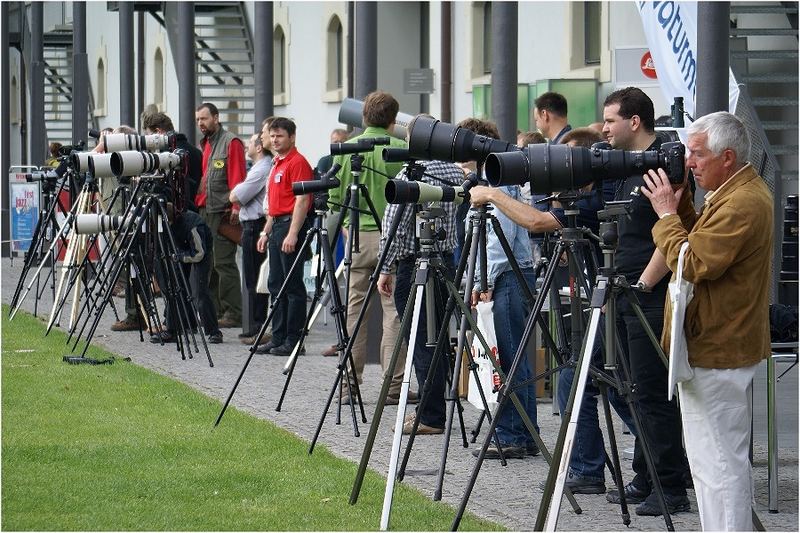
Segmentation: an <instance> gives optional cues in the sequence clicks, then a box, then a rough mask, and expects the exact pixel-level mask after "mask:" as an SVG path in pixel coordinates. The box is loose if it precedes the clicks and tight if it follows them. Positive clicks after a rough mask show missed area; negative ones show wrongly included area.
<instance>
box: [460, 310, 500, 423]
mask: <svg viewBox="0 0 800 533" xmlns="http://www.w3.org/2000/svg"><path fill="white" fill-rule="evenodd" d="M493 309H494V302H479V303H478V305H477V310H478V321H477V322H478V329H479V330H480V332H481V334H482V335H483V338H484V339H486V344H488V345H489V348H490V350H491V353H488V354H487V353H486V350H484V349H483V345H482V344H481V342H480V340H478V336H477V335H474V336H473V338H472V358H473V359H474V360H475V363H476V364H477V365H478V368H477V374H478V380H479V382H480V384H481V388H482V389H483V394H484V395H485V396H486V403H487V404H488V406H489V408H490V409H493V408H494V407H495V406H496V405H497V390H498V389H499V388H500V375H499V374H498V373H497V372H495V369H494V365H492V362H491V361H490V360H489V358H490V357H491V358H493V359H494V360H495V361H497V363H498V364H500V360H499V359H498V358H497V336H496V335H495V332H494V312H493ZM467 401H468V402H469V403H471V404H472V405H474V406H475V407H477V408H478V409H481V410H483V401H481V394H480V392H479V391H478V385H477V383H475V373H474V372H470V374H469V391H468V392H467Z"/></svg>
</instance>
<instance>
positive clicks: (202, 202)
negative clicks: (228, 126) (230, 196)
mask: <svg viewBox="0 0 800 533" xmlns="http://www.w3.org/2000/svg"><path fill="white" fill-rule="evenodd" d="M200 146H201V147H202V148H203V177H202V179H201V180H200V186H199V187H198V189H197V195H196V196H195V200H194V205H196V206H197V207H205V206H206V198H207V196H208V195H207V191H206V188H207V183H208V181H207V178H206V169H208V160H209V159H210V158H211V143H210V142H208V139H207V138H205V137H204V138H203V139H202V140H201V141H200ZM227 171H228V189H229V190H233V188H234V187H236V186H237V185H239V184H240V183H241V182H243V181H244V179H245V177H247V166H246V165H245V161H244V145H243V144H242V141H241V139H238V138H236V139H233V140H232V141H231V143H230V144H229V145H228V168H227ZM233 210H234V211H238V210H239V204H233Z"/></svg>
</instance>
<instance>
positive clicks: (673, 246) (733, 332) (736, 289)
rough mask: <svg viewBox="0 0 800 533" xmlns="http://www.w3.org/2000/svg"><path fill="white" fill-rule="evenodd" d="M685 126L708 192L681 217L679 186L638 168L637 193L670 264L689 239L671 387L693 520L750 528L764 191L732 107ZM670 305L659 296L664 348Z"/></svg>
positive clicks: (766, 256)
mask: <svg viewBox="0 0 800 533" xmlns="http://www.w3.org/2000/svg"><path fill="white" fill-rule="evenodd" d="M687 133H688V136H689V139H688V142H687V149H688V153H687V167H688V168H689V169H691V170H692V172H693V173H694V177H695V179H696V180H697V183H698V184H699V185H700V186H701V187H703V188H704V189H706V190H708V191H709V192H708V193H707V194H706V196H705V201H704V203H703V207H702V209H701V210H700V213H698V214H694V213H692V214H693V215H694V216H692V217H691V219H690V220H689V222H688V223H687V222H686V220H681V218H679V217H677V216H675V215H676V214H677V213H678V212H679V203H680V201H681V198H682V197H683V196H686V195H687V194H688V191H687V190H686V187H682V188H679V189H677V190H674V188H673V186H672V185H671V184H670V182H669V180H668V179H667V177H666V175H664V173H663V171H662V170H659V171H658V172H657V173H656V172H654V171H652V170H650V171H649V172H648V174H647V175H646V176H644V180H645V183H646V187H645V188H643V189H642V192H643V193H644V195H645V196H646V197H647V198H649V200H650V202H651V203H652V207H653V209H654V210H655V213H656V214H657V215H658V221H657V222H656V223H655V225H654V226H653V239H654V241H655V243H656V246H658V249H659V250H660V252H661V253H663V254H664V256H665V257H666V261H667V264H668V265H669V268H670V270H672V271H673V272H674V271H676V270H677V268H678V256H679V253H680V250H681V247H682V245H683V243H685V242H688V243H689V247H688V250H687V251H686V252H685V257H684V261H685V262H684V265H683V277H684V279H686V280H687V281H689V282H691V283H693V284H694V298H693V299H692V300H691V301H690V303H689V305H688V306H687V308H686V315H685V317H684V323H683V332H684V334H685V336H686V346H687V352H688V363H689V366H690V367H691V369H692V373H693V376H692V377H691V378H690V379H688V380H687V381H683V382H681V383H679V384H678V390H679V393H680V399H681V414H682V417H683V436H684V441H685V443H686V452H687V454H688V457H689V464H690V465H691V469H692V478H693V479H694V489H695V494H696V495H697V506H698V509H699V512H700V523H701V525H702V527H703V530H705V531H752V529H753V520H752V514H751V513H752V511H751V506H752V501H753V493H752V490H753V488H752V487H753V485H752V483H753V480H752V468H751V464H750V457H749V451H750V442H751V424H752V418H753V409H752V391H753V376H754V375H755V372H756V369H757V367H758V365H759V363H760V362H761V360H762V359H765V358H767V357H770V355H771V347H770V325H769V295H770V280H771V276H772V274H773V272H772V269H771V265H770V263H771V257H772V239H773V216H774V215H773V200H772V195H771V194H770V192H769V190H768V188H767V186H766V184H765V183H764V180H763V179H762V178H761V177H760V176H759V175H758V173H757V172H756V171H755V169H754V168H753V167H752V165H750V163H748V162H747V155H748V154H749V152H750V141H749V136H748V133H747V128H746V127H745V126H744V124H743V123H742V122H741V120H739V119H738V118H737V117H736V116H734V115H732V114H730V113H728V112H725V111H720V112H717V113H711V114H709V115H705V116H703V117H700V118H699V119H697V120H696V121H695V122H694V123H692V124H691V125H690V126H689V128H688V131H687ZM671 314H672V309H671V302H670V301H669V300H667V313H666V315H667V317H666V318H667V319H668V320H667V321H666V327H665V328H664V332H663V334H662V337H661V343H662V345H663V347H664V350H667V351H668V350H669V348H670V346H669V343H670V334H671V333H672V332H671V321H670V320H669V318H670V315H671ZM673 356H677V354H674V355H673ZM684 357H686V355H685V354H684Z"/></svg>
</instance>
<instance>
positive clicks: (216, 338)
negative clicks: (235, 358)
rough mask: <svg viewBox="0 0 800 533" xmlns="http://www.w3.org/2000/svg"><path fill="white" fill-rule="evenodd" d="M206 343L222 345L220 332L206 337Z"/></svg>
mask: <svg viewBox="0 0 800 533" xmlns="http://www.w3.org/2000/svg"><path fill="white" fill-rule="evenodd" d="M208 343H209V344H222V332H221V331H217V332H216V333H212V334H211V335H209V336H208Z"/></svg>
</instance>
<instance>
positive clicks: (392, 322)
mask: <svg viewBox="0 0 800 533" xmlns="http://www.w3.org/2000/svg"><path fill="white" fill-rule="evenodd" d="M399 109H400V105H399V104H398V103H397V100H395V98H394V97H393V96H392V95H391V94H389V93H387V92H383V91H375V92H372V93H370V94H368V95H367V97H366V98H365V99H364V109H363V112H362V114H363V117H364V125H365V126H366V129H365V130H364V133H362V134H361V135H359V136H357V137H354V138H352V139H350V140H349V141H347V142H348V143H357V142H358V141H359V140H361V139H372V138H376V137H390V134H391V132H392V130H393V129H394V121H395V119H396V118H397V112H398V110H399ZM389 146H390V147H393V148H406V143H405V142H404V141H401V140H399V139H395V138H394V137H390V144H389ZM382 150H383V147H382V146H376V147H375V148H374V149H373V150H372V151H371V152H366V153H364V154H363V157H364V163H363V171H362V173H361V177H360V181H361V183H363V184H364V185H365V186H366V188H367V191H369V194H370V199H371V200H372V204H373V205H374V206H375V211H376V212H377V215H378V218H379V219H380V218H381V217H382V216H383V214H384V212H385V211H386V197H385V196H384V194H383V190H384V188H385V186H386V180H387V179H389V178H387V177H386V176H389V177H394V176H396V175H397V173H398V172H400V170H401V169H402V164H401V163H386V162H384V161H383V158H382V157H381V156H382ZM350 161H351V157H350V156H349V155H337V156H336V157H334V160H333V162H334V164H336V163H338V164H340V165H341V166H342V169H341V171H339V177H340V179H341V185H340V186H339V187H338V188H335V189H331V191H330V202H331V205H335V204H342V203H343V202H344V199H345V195H346V193H347V190H348V189H349V188H350V185H351V184H352V182H353V178H352V173H351V164H350ZM358 207H359V209H361V210H363V211H364V212H363V213H361V214H358V213H353V212H350V213H346V214H347V215H349V216H350V217H354V216H358V228H359V236H358V239H359V247H360V249H361V251H360V252H359V253H354V254H353V256H352V264H351V265H350V284H349V286H348V289H347V294H348V295H349V299H348V302H347V331H349V332H352V331H353V330H354V329H355V325H356V320H357V319H358V314H359V310H360V309H361V306H362V305H363V303H364V300H365V298H366V296H367V289H368V288H369V277H370V276H371V275H372V272H373V271H374V270H375V267H376V266H377V264H378V246H379V245H378V242H379V240H380V228H379V227H378V225H376V224H375V219H374V218H373V217H372V214H371V213H370V212H369V206H368V204H367V202H366V200H365V199H364V198H359V204H358ZM347 237H348V238H349V239H352V238H353V235H348V236H347ZM346 246H349V242H348V243H346ZM379 298H380V305H381V308H382V310H383V335H382V337H381V348H380V350H381V352H380V355H381V367H382V368H384V369H385V368H386V364H387V363H388V362H389V359H390V358H391V356H392V350H393V348H394V343H395V340H396V339H397V334H398V333H399V331H400V319H399V318H398V316H397V310H396V308H395V306H394V302H392V299H391V298H390V297H388V296H383V295H379ZM368 305H369V308H368V310H367V315H366V316H371V315H372V314H373V312H374V311H375V307H374V306H375V301H374V300H373V301H372V302H369V304H368ZM352 355H353V362H354V365H355V373H356V376H355V378H356V379H358V382H359V383H361V382H362V375H363V373H364V365H365V364H366V362H367V332H366V328H361V329H360V330H359V334H358V337H357V338H356V339H355V340H354V341H353V348H352ZM397 365H398V368H400V376H402V368H403V366H404V365H405V351H403V352H401V357H400V358H399V359H398V361H397ZM401 384H402V383H401V378H398V377H397V376H395V379H393V380H392V385H391V387H390V389H389V393H390V394H391V395H394V396H398V395H399V394H400V386H401ZM409 397H410V398H412V399H413V398H414V397H416V395H415V394H414V395H409Z"/></svg>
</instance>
